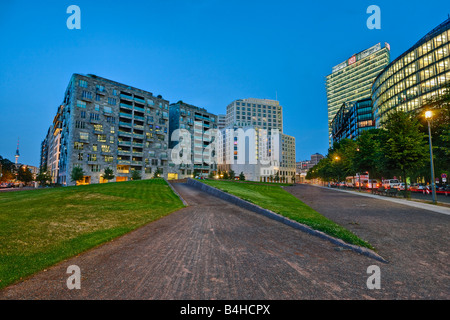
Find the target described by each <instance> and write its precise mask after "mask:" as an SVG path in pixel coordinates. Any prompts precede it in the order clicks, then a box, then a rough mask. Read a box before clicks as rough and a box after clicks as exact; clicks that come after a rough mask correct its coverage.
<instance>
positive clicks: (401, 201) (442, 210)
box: [309, 184, 450, 215]
mask: <svg viewBox="0 0 450 320" xmlns="http://www.w3.org/2000/svg"><path fill="white" fill-rule="evenodd" d="M309 185H310V186H314V187H318V188H324V189H328V190H336V191H340V192H347V193H351V194H357V195H360V196H364V197H369V198H375V199H380V200H386V201H391V202H395V203H399V204H404V205H407V206H411V207H415V208H420V209H424V210H429V211H433V212H437V213H442V214H446V215H450V208H447V207H443V206H439V205H434V204H429V203H422V202H419V201H415V200H406V199H400V198H392V197H387V196H379V195H375V194H370V193H364V192H358V191H350V190H342V189H338V188H329V187H324V186H318V185H315V184H309Z"/></svg>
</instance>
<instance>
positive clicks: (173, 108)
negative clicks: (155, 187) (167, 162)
mask: <svg viewBox="0 0 450 320" xmlns="http://www.w3.org/2000/svg"><path fill="white" fill-rule="evenodd" d="M169 114H170V122H169V128H170V129H169V133H170V137H172V136H173V133H174V131H175V130H177V129H185V130H188V131H189V133H190V137H191V150H190V151H191V157H190V159H189V161H188V163H181V164H177V165H175V166H177V167H178V168H179V174H180V176H179V178H185V177H191V176H193V175H194V172H195V174H196V175H198V176H204V177H207V176H208V175H209V174H210V172H213V171H216V169H217V164H216V159H215V148H214V147H213V144H212V142H213V141H214V138H215V130H214V129H217V115H215V114H212V113H210V112H208V111H207V110H206V109H204V108H199V107H196V106H193V105H190V104H187V103H184V102H182V101H178V102H177V103H173V104H171V105H170V106H169ZM170 141H171V142H170V146H169V147H170V148H171V149H172V148H174V147H175V146H176V145H177V144H178V143H179V142H178V141H175V140H173V139H171V140H170ZM210 149H211V150H210Z"/></svg>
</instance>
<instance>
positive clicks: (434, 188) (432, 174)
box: [425, 110, 436, 204]
mask: <svg viewBox="0 0 450 320" xmlns="http://www.w3.org/2000/svg"><path fill="white" fill-rule="evenodd" d="M432 117H433V112H431V111H429V110H428V111H425V119H427V122H428V140H429V142H430V164H431V189H432V195H433V203H434V204H436V183H435V181H434V165H433V146H432V143H431V124H430V123H431V118H432Z"/></svg>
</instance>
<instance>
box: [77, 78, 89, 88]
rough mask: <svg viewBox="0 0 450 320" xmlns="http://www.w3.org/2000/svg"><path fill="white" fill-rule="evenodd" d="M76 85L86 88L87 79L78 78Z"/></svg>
mask: <svg viewBox="0 0 450 320" xmlns="http://www.w3.org/2000/svg"><path fill="white" fill-rule="evenodd" d="M78 85H79V86H80V87H82V88H87V86H88V83H87V81H85V80H81V79H80V80H78Z"/></svg>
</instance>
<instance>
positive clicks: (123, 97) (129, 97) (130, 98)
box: [120, 93, 133, 100]
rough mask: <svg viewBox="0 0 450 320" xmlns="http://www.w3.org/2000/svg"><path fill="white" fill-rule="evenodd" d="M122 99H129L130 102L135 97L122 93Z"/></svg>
mask: <svg viewBox="0 0 450 320" xmlns="http://www.w3.org/2000/svg"><path fill="white" fill-rule="evenodd" d="M120 98H122V99H128V100H133V96H131V95H130V96H129V95H127V94H123V93H121V94H120Z"/></svg>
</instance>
